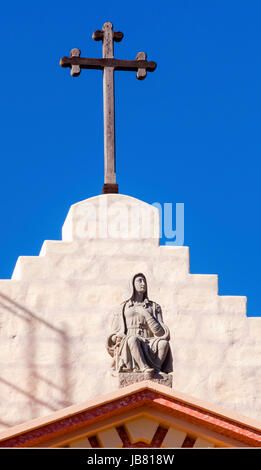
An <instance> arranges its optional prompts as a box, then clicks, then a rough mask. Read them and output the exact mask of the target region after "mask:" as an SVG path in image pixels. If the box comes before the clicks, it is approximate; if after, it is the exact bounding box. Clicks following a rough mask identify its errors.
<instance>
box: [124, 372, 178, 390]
mask: <svg viewBox="0 0 261 470" xmlns="http://www.w3.org/2000/svg"><path fill="white" fill-rule="evenodd" d="M118 377H119V387H120V388H123V387H126V386H127V385H131V384H133V383H136V382H142V381H144V380H151V381H152V382H158V383H159V384H162V385H166V386H167V387H170V388H171V387H172V379H173V377H172V374H165V373H164V372H155V371H152V372H149V371H148V372H147V371H146V372H119V374H118Z"/></svg>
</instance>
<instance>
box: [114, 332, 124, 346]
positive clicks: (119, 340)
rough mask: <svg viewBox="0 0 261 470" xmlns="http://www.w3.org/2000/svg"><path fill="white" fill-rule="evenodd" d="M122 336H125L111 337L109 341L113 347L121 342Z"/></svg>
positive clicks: (116, 335) (118, 334)
mask: <svg viewBox="0 0 261 470" xmlns="http://www.w3.org/2000/svg"><path fill="white" fill-rule="evenodd" d="M124 336H125V335H124V334H121V333H117V334H115V335H112V337H111V340H112V342H113V343H114V344H115V345H117V344H119V343H120V342H121V340H122V338H123V337H124Z"/></svg>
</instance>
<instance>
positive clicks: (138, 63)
mask: <svg viewBox="0 0 261 470" xmlns="http://www.w3.org/2000/svg"><path fill="white" fill-rule="evenodd" d="M144 55H145V54H144ZM60 65H61V66H62V67H73V66H77V70H78V71H79V72H80V70H79V69H96V70H103V69H104V68H105V67H112V68H114V70H127V71H136V72H139V69H143V70H146V71H148V72H153V71H154V70H155V69H156V67H157V64H156V62H153V61H147V60H145V59H144V60H142V59H137V60H121V59H112V58H109V59H91V58H88V57H79V56H78V57H76V56H74V57H62V59H61V60H60ZM79 72H77V74H75V75H76V76H77V75H79ZM73 75H74V74H73ZM137 78H140V79H142V78H145V76H142V77H137Z"/></svg>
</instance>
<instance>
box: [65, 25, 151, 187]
mask: <svg viewBox="0 0 261 470" xmlns="http://www.w3.org/2000/svg"><path fill="white" fill-rule="evenodd" d="M92 38H93V39H94V40H95V41H102V46H103V47H102V53H103V54H102V56H103V58H102V59H90V58H86V57H80V56H81V51H80V50H79V49H72V50H71V57H63V58H62V59H61V60H60V65H61V66H62V67H70V68H71V75H72V76H73V77H78V76H79V75H80V73H81V69H98V70H103V114H104V116H103V118H104V185H103V189H102V192H103V193H118V184H116V164H115V163H116V162H115V112H114V70H129V71H136V72H137V74H136V76H137V78H138V79H139V80H144V78H145V77H146V75H147V71H148V72H153V71H154V70H155V68H156V66H157V64H156V63H155V62H148V61H147V60H146V57H147V56H146V54H145V52H139V53H138V54H137V56H136V60H118V59H114V55H113V43H114V41H115V42H120V41H121V40H122V38H123V33H121V32H120V31H113V25H112V24H111V23H109V22H106V23H104V25H103V27H102V31H95V32H94V33H93V35H92Z"/></svg>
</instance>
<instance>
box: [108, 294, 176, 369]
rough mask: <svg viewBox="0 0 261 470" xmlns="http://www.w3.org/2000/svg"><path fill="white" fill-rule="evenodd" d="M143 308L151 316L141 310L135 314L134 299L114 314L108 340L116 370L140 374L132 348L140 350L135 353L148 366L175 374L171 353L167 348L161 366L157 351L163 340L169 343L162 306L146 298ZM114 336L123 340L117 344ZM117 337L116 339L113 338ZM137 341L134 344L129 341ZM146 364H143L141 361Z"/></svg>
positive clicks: (125, 303)
mask: <svg viewBox="0 0 261 470" xmlns="http://www.w3.org/2000/svg"><path fill="white" fill-rule="evenodd" d="M143 307H144V308H145V309H146V310H147V312H149V313H150V315H149V316H148V315H147V316H146V317H145V316H144V315H143V314H142V313H141V312H140V310H139V311H136V312H135V304H134V302H133V301H132V300H127V301H126V302H124V303H123V305H122V308H121V309H120V310H119V311H118V312H116V313H115V314H114V315H113V320H112V333H111V334H110V336H109V337H108V340H107V349H108V352H109V354H110V355H111V356H112V357H113V358H114V363H113V368H114V369H115V370H117V371H139V370H140V369H141V366H140V364H138V363H137V362H136V361H135V358H134V357H133V356H134V354H132V347H135V348H137V349H136V354H139V353H140V354H139V355H140V357H141V356H142V357H143V359H144V360H145V365H147V366H148V367H151V368H154V369H156V370H161V371H163V372H166V373H168V372H172V359H171V352H170V349H169V347H168V352H167V356H166V358H165V360H164V362H163V364H161V366H160V367H159V360H158V350H159V345H160V342H161V341H162V340H164V342H165V343H166V342H167V341H169V337H170V334H169V329H168V327H167V326H166V325H164V323H163V319H162V312H161V307H160V305H158V304H156V303H155V302H153V301H150V300H148V299H145V300H144V302H143ZM114 335H116V336H118V337H122V338H121V339H120V340H119V341H117V342H116V344H115V339H114V340H113V337H114ZM114 338H115V337H114ZM134 338H135V345H134V346H133V343H132V342H131V341H130V340H131V339H134ZM141 362H144V361H141Z"/></svg>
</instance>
